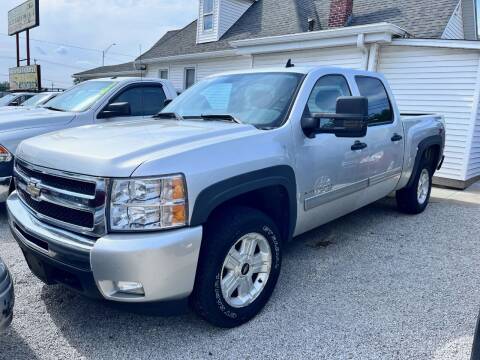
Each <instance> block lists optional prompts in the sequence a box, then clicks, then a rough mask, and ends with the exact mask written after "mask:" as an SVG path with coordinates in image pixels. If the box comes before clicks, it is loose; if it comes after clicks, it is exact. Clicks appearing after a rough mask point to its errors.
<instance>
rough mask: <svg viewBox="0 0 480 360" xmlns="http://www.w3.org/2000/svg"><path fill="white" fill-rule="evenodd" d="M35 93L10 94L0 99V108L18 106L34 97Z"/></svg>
mask: <svg viewBox="0 0 480 360" xmlns="http://www.w3.org/2000/svg"><path fill="white" fill-rule="evenodd" d="M35 95H36V94H35V93H26V92H21V93H10V94H7V95H5V96H3V97H1V98H0V107H3V106H20V105H22V104H23V103H24V102H25V101H27V100H28V99H30V98H31V97H32V96H35Z"/></svg>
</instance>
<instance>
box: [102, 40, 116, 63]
mask: <svg viewBox="0 0 480 360" xmlns="http://www.w3.org/2000/svg"><path fill="white" fill-rule="evenodd" d="M115 45H117V44H115V43H113V44H111V45H110V46H108V47H107V48H106V49H105V50H103V51H102V66H105V55H107V52H108V50H110V49H111V48H112V47H114V46H115Z"/></svg>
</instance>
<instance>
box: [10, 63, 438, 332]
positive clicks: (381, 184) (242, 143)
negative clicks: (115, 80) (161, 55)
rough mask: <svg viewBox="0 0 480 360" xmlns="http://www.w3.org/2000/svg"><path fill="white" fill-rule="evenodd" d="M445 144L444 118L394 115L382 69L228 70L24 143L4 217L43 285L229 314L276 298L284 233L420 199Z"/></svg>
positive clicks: (225, 317) (220, 318) (246, 314)
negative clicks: (163, 102) (148, 113)
mask: <svg viewBox="0 0 480 360" xmlns="http://www.w3.org/2000/svg"><path fill="white" fill-rule="evenodd" d="M444 144H445V127H444V123H443V119H442V117H441V116H438V115H411V116H402V115H401V114H400V113H399V111H398V108H397V106H396V104H395V100H394V97H393V95H392V92H391V90H390V88H389V86H388V84H387V82H386V81H385V79H384V78H383V77H382V75H380V74H377V73H370V72H363V71H355V70H349V69H340V68H325V67H308V68H307V67H305V68H304V67H288V68H274V69H263V70H248V71H243V72H236V73H229V74H222V75H217V76H213V77H210V78H207V79H205V80H203V81H201V82H200V83H198V84H196V85H195V86H194V87H192V88H190V89H189V90H187V91H186V92H185V93H183V94H182V95H181V96H180V97H178V98H177V99H175V100H174V101H173V102H172V103H171V104H169V105H168V106H167V107H166V108H165V109H164V110H163V112H162V113H160V114H159V115H157V116H155V117H154V118H150V119H147V120H144V121H141V122H138V121H137V122H135V123H134V122H123V123H117V124H103V125H98V126H87V127H80V128H76V129H70V130H64V131H60V132H56V133H52V134H48V135H42V136H39V137H36V138H33V139H29V140H26V141H24V142H22V143H21V144H20V146H19V147H18V150H17V158H16V162H15V183H16V188H17V191H16V192H14V193H13V194H12V195H11V196H10V197H9V199H8V201H7V206H8V212H9V222H10V227H11V230H12V232H13V234H14V236H15V238H16V239H17V241H18V244H19V245H20V247H21V249H22V251H23V253H24V255H25V258H26V260H27V262H28V264H29V266H30V268H31V270H32V272H33V273H34V274H36V275H37V276H38V277H39V278H40V279H42V280H43V281H44V282H45V283H47V284H54V283H60V284H64V285H66V286H68V287H70V288H73V289H75V290H77V291H80V292H82V293H84V294H86V295H90V296H96V297H100V298H103V299H107V300H109V301H114V302H120V303H137V304H138V303H140V304H146V303H148V304H151V303H157V302H158V303H160V305H158V306H161V303H162V302H163V303H165V304H167V303H171V302H173V303H186V302H187V300H189V303H190V305H191V306H192V307H193V308H194V309H195V310H196V311H197V313H198V314H199V315H201V316H202V317H203V318H205V319H206V320H208V321H209V322H211V323H213V324H215V325H217V326H220V327H234V326H238V325H240V324H242V323H244V322H246V321H248V320H249V319H251V318H253V317H254V316H255V315H256V314H257V313H258V312H259V311H260V310H261V309H262V308H263V306H264V305H265V304H266V303H267V301H268V300H269V298H270V296H271V294H272V292H273V290H274V288H275V285H276V282H277V279H278V277H279V274H280V268H281V263H282V250H283V248H284V244H285V242H287V241H289V240H291V239H293V238H294V237H296V236H298V235H300V234H303V233H305V232H307V231H309V230H311V229H313V228H316V227H318V226H320V225H322V224H325V223H327V222H329V221H331V220H333V219H336V218H338V217H341V216H343V215H345V214H348V213H350V212H352V211H354V210H356V209H359V208H361V207H363V206H365V205H368V204H370V203H372V202H375V201H377V200H379V199H381V198H383V197H385V196H387V195H389V194H390V193H392V192H393V191H396V194H397V201H398V206H399V208H400V210H401V211H403V212H405V213H409V214H418V213H420V212H422V211H424V210H425V208H426V206H427V204H428V202H429V197H430V191H431V184H432V181H431V180H432V176H433V174H434V172H435V171H436V169H438V168H439V167H440V166H441V163H442V159H443V150H444Z"/></svg>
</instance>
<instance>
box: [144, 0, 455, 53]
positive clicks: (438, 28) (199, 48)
mask: <svg viewBox="0 0 480 360" xmlns="http://www.w3.org/2000/svg"><path fill="white" fill-rule="evenodd" d="M457 4H458V0H437V1H435V2H433V1H418V0H397V1H382V0H354V9H353V17H352V21H351V22H350V24H349V25H350V26H355V25H366V24H373V23H379V22H389V23H392V24H394V25H397V26H399V27H401V28H403V29H405V30H406V31H408V32H409V33H410V34H412V35H413V36H414V37H417V38H440V37H441V35H442V33H443V30H444V29H445V27H446V25H447V23H448V20H449V19H450V17H451V16H452V14H453V11H454V10H455V7H456V5H457ZM329 14H330V0H259V1H257V2H255V3H254V4H253V5H252V6H251V7H250V8H249V9H248V10H247V12H246V13H245V14H244V15H243V16H242V17H241V18H240V20H238V21H237V23H235V24H234V25H233V26H232V27H231V28H230V30H229V31H227V32H226V33H225V34H224V35H223V37H222V38H221V39H220V40H219V41H216V42H212V43H206V44H197V43H196V39H197V22H196V21H194V22H192V23H190V24H189V25H187V26H186V27H185V28H183V29H181V30H178V31H176V32H175V34H174V35H173V36H170V37H169V38H168V39H165V40H164V41H162V42H161V44H158V43H157V44H156V45H154V46H153V47H152V48H151V49H150V50H149V51H147V52H146V53H145V54H144V55H142V59H154V58H161V57H167V56H176V55H185V54H195V53H201V52H209V51H218V50H225V49H230V45H229V42H230V41H235V40H243V39H250V38H259V37H267V36H276V35H286V34H293V33H301V32H305V31H307V30H308V18H313V19H315V20H316V26H315V30H326V29H328V17H329Z"/></svg>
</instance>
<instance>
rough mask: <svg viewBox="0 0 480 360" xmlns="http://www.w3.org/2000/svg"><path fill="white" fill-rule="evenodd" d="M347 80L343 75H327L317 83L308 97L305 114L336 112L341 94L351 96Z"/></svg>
mask: <svg viewBox="0 0 480 360" xmlns="http://www.w3.org/2000/svg"><path fill="white" fill-rule="evenodd" d="M351 95H352V93H351V91H350V88H349V86H348V82H347V80H346V79H345V78H344V77H343V76H342V75H326V76H323V77H322V78H320V79H319V80H318V81H317V83H316V84H315V86H314V88H313V90H312V93H311V94H310V97H309V99H308V103H307V108H306V109H305V114H306V116H308V115H309V114H312V113H335V112H336V110H337V99H338V98H339V97H341V96H351Z"/></svg>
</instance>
